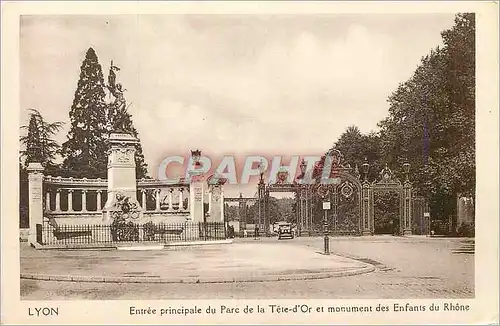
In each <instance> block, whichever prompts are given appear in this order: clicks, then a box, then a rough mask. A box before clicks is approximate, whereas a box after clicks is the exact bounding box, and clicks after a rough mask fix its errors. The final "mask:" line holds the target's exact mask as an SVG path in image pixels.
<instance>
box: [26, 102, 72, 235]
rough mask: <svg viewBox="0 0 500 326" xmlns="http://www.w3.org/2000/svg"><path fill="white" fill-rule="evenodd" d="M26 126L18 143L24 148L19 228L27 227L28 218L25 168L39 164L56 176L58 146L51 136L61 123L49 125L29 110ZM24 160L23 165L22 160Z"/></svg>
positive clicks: (32, 110)
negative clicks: (24, 132)
mask: <svg viewBox="0 0 500 326" xmlns="http://www.w3.org/2000/svg"><path fill="white" fill-rule="evenodd" d="M29 111H30V114H29V122H28V125H25V126H22V127H21V129H22V130H26V134H25V135H24V136H21V138H20V142H21V144H22V146H23V147H24V149H23V150H21V152H20V154H21V155H20V161H19V218H20V221H19V223H20V224H19V226H20V227H22V228H27V227H29V216H28V209H29V208H28V205H29V203H28V171H27V170H26V167H27V166H28V164H29V163H31V162H37V163H41V164H42V166H43V167H44V168H45V171H46V173H48V174H54V175H55V174H57V172H58V170H59V168H58V165H57V164H55V162H54V160H55V158H56V155H57V151H58V149H59V147H60V146H59V144H58V143H57V142H56V141H55V140H54V139H53V136H54V135H55V134H56V133H57V132H58V131H59V130H60V128H61V127H62V125H63V123H62V122H59V121H57V122H52V123H49V122H47V121H45V119H44V118H43V116H42V115H41V114H40V112H39V111H38V110H35V109H30V110H29ZM23 159H24V164H23V163H22V160H23Z"/></svg>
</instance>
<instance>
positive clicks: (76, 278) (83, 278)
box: [21, 264, 375, 284]
mask: <svg viewBox="0 0 500 326" xmlns="http://www.w3.org/2000/svg"><path fill="white" fill-rule="evenodd" d="M365 265H366V266H363V267H361V268H354V269H348V270H338V271H331V272H322V273H307V274H290V275H262V276H256V277H233V278H229V279H228V278H218V277H214V278H195V277H194V278H193V277H191V278H189V277H188V278H185V279H174V278H162V277H156V276H151V277H144V276H142V277H135V276H134V277H123V276H90V275H88V276H87V275H73V276H70V275H44V274H35V273H21V279H28V280H39V281H63V282H92V283H154V284H173V283H176V284H198V283H248V282H276V281H291V280H315V279H324V278H334V277H345V276H354V275H360V274H365V273H370V272H373V271H374V270H375V267H374V266H373V265H369V264H365Z"/></svg>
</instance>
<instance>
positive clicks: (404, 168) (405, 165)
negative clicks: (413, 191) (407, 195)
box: [403, 159, 410, 182]
mask: <svg viewBox="0 0 500 326" xmlns="http://www.w3.org/2000/svg"><path fill="white" fill-rule="evenodd" d="M403 170H404V172H405V182H408V181H410V178H409V173H410V163H408V159H405V162H404V164H403Z"/></svg>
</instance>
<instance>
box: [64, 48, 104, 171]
mask: <svg viewBox="0 0 500 326" xmlns="http://www.w3.org/2000/svg"><path fill="white" fill-rule="evenodd" d="M104 86H105V85H104V78H103V74H102V68H101V65H100V64H99V61H98V58H97V55H96V53H95V51H94V49H93V48H89V49H88V50H87V53H86V55H85V59H84V60H83V63H82V66H81V68H80V79H79V81H78V86H77V89H76V92H75V97H74V99H73V105H72V106H71V109H70V112H69V116H70V121H71V128H70V130H69V132H68V136H67V138H68V140H67V141H66V142H65V143H64V144H63V146H62V153H63V155H64V156H65V159H64V162H63V169H64V170H65V174H66V175H68V176H73V177H79V178H81V177H87V178H99V177H100V178H106V172H107V169H106V167H107V154H106V152H107V144H106V138H107V129H106V103H105V96H106V93H105V91H104Z"/></svg>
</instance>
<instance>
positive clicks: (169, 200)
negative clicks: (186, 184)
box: [168, 188, 174, 211]
mask: <svg viewBox="0 0 500 326" xmlns="http://www.w3.org/2000/svg"><path fill="white" fill-rule="evenodd" d="M173 192H174V189H172V188H170V189H168V210H169V211H172V210H173V209H174V207H173V206H172V196H173Z"/></svg>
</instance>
